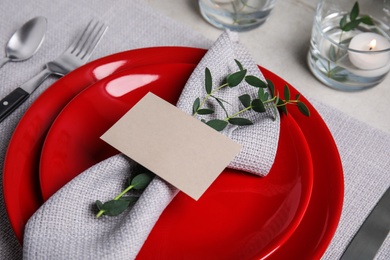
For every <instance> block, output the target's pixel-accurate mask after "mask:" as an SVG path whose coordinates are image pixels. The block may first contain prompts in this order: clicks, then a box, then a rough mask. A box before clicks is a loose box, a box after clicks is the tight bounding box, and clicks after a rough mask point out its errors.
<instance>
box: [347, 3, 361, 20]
mask: <svg viewBox="0 0 390 260" xmlns="http://www.w3.org/2000/svg"><path fill="white" fill-rule="evenodd" d="M359 12H360V10H359V3H358V2H355V4H354V5H353V7H352V10H351V13H350V14H349V19H350V20H351V21H355V20H356V18H357V17H358V15H359Z"/></svg>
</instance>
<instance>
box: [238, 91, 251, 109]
mask: <svg viewBox="0 0 390 260" xmlns="http://www.w3.org/2000/svg"><path fill="white" fill-rule="evenodd" d="M238 99H240V101H241V104H242V105H243V106H244V107H249V106H250V105H251V97H250V96H249V95H248V94H244V95H242V96H239V97H238Z"/></svg>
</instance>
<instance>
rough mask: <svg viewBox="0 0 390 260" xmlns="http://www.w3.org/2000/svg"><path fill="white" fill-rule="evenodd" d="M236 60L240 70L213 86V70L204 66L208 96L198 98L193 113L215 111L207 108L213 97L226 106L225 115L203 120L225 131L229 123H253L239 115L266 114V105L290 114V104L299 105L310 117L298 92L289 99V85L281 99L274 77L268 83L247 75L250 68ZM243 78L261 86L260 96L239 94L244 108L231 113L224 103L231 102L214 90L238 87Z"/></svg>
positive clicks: (286, 86) (300, 109) (240, 124)
mask: <svg viewBox="0 0 390 260" xmlns="http://www.w3.org/2000/svg"><path fill="white" fill-rule="evenodd" d="M235 62H236V64H237V66H238V68H239V70H238V71H236V72H234V73H232V74H229V75H227V77H226V78H225V80H224V83H223V84H221V85H220V86H218V87H216V88H214V89H213V86H212V85H213V83H212V75H211V72H210V70H209V69H208V68H206V69H205V90H206V96H205V97H204V98H203V100H202V101H200V100H201V99H200V98H199V97H198V98H196V99H195V101H194V103H193V106H192V110H193V116H196V115H210V114H213V113H214V112H215V111H214V110H213V109H211V108H208V107H204V105H205V104H206V101H207V100H209V99H210V98H211V99H214V100H215V101H216V102H217V104H218V105H219V106H220V107H221V108H222V109H223V111H224V112H225V118H223V119H212V120H209V121H206V120H205V119H202V121H203V122H204V123H206V124H207V125H208V126H210V127H212V128H214V129H215V130H217V131H222V130H223V129H225V128H226V127H227V126H228V124H232V125H237V126H245V125H252V124H253V122H252V121H251V120H249V119H247V118H244V117H240V115H241V114H242V113H244V112H246V111H254V112H256V113H264V112H266V107H267V106H270V107H273V108H274V113H277V108H279V109H280V110H281V111H282V112H284V113H285V114H287V113H288V112H287V105H291V104H292V105H297V107H298V109H299V111H301V113H302V114H304V115H306V116H310V111H309V109H308V107H307V106H306V105H305V103H304V102H302V101H301V100H300V99H299V98H300V94H298V95H296V97H295V99H291V98H290V89H289V87H288V85H287V84H286V85H285V86H284V99H281V98H280V96H279V93H278V92H277V93H276V95H275V87H274V84H273V82H272V81H271V80H267V82H264V81H263V80H261V79H260V78H258V77H256V76H253V75H247V70H246V69H244V68H243V66H242V64H241V63H240V62H239V61H237V60H235ZM243 80H245V82H246V83H248V84H249V85H250V86H253V87H255V88H257V89H258V90H257V96H256V97H255V98H252V97H251V96H250V95H249V94H243V95H241V96H239V97H237V98H238V99H239V101H240V103H241V105H242V108H241V109H240V110H239V111H237V112H235V113H233V114H231V115H229V114H228V112H227V110H226V107H225V105H224V104H228V103H227V101H225V100H223V99H221V98H219V97H217V96H216V95H215V93H216V92H218V91H220V90H221V89H223V88H226V87H230V88H234V87H237V86H239V84H240V83H241V82H242V81H243ZM266 89H269V92H267V91H265V90H266ZM274 118H275V117H274Z"/></svg>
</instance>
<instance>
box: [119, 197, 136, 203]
mask: <svg viewBox="0 0 390 260" xmlns="http://www.w3.org/2000/svg"><path fill="white" fill-rule="evenodd" d="M138 198H139V197H138V196H137V197H136V196H123V197H122V198H120V200H127V201H128V202H129V205H131V204H134V203H136V202H137V200H138Z"/></svg>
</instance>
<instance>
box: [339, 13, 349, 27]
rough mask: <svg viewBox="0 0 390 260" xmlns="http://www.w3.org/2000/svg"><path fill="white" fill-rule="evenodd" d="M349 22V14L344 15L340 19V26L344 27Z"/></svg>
mask: <svg viewBox="0 0 390 260" xmlns="http://www.w3.org/2000/svg"><path fill="white" fill-rule="evenodd" d="M346 24H347V15H344V16H343V18H341V19H340V28H343V27H344V26H345V25H346Z"/></svg>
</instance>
